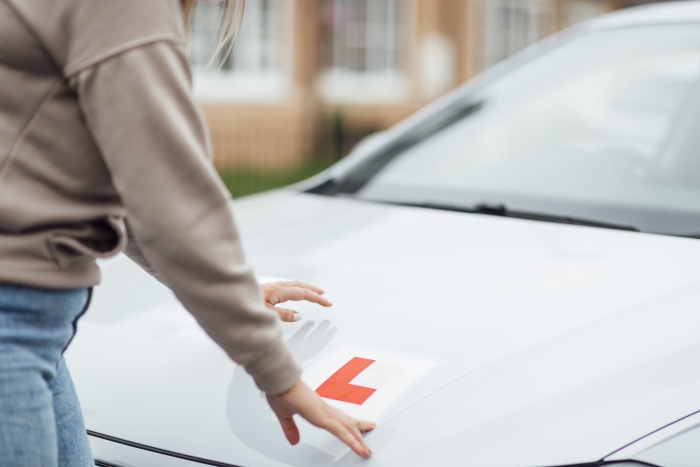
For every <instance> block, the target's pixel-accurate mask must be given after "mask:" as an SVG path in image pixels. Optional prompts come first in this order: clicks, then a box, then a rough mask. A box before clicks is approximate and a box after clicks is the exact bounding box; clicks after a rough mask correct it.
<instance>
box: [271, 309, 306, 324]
mask: <svg viewBox="0 0 700 467" xmlns="http://www.w3.org/2000/svg"><path fill="white" fill-rule="evenodd" d="M270 308H272V309H273V310H275V311H276V312H277V314H278V315H280V319H281V320H282V321H284V322H285V323H294V322H296V321H301V313H297V312H296V311H294V310H288V309H286V308H279V307H276V306H273V307H270Z"/></svg>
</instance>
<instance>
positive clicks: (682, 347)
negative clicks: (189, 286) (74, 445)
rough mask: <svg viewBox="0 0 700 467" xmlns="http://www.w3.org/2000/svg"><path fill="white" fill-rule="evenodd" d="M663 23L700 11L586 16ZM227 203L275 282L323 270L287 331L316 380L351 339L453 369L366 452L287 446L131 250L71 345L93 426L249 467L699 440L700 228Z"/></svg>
mask: <svg viewBox="0 0 700 467" xmlns="http://www.w3.org/2000/svg"><path fill="white" fill-rule="evenodd" d="M660 21H664V22H670V21H685V22H688V21H697V22H700V4H698V3H697V2H692V3H691V2H688V3H687V4H681V5H669V6H655V7H649V8H642V9H638V10H635V11H631V12H626V13H618V14H614V15H610V16H608V17H606V18H603V19H601V20H598V21H594V22H591V23H589V24H588V25H585V26H582V27H588V28H594V27H618V26H621V25H631V24H640V23H645V22H660ZM546 46H547V45H546V44H545V45H543V47H546ZM528 53H529V52H528ZM513 60H516V61H517V60H518V58H515V59H513ZM504 66H506V65H504ZM497 72H498V71H497V70H496V71H492V72H491V73H497ZM475 85H477V84H469V85H468V86H467V87H466V88H468V87H469V86H475ZM466 88H465V89H466ZM461 92H464V91H463V90H460V91H458V92H457V93H455V94H453V95H452V97H448V98H446V99H444V100H442V101H441V102H438V103H437V104H434V105H433V106H431V107H429V108H428V109H426V110H424V111H422V112H421V113H419V114H418V115H416V116H414V117H412V119H413V120H410V119H409V121H407V122H405V123H404V124H402V125H399V126H398V127H396V128H395V129H393V130H390V131H388V132H386V133H384V134H382V135H381V136H379V137H377V138H375V139H374V140H373V141H370V142H368V144H366V145H365V146H364V148H365V149H362V148H360V150H358V151H357V152H356V153H355V154H354V155H353V156H351V157H350V158H349V159H347V161H345V162H343V163H342V164H339V165H338V166H336V167H335V168H334V169H332V170H331V171H330V172H329V173H328V174H330V176H334V175H337V174H339V173H342V172H343V171H344V170H347V168H348V167H351V166H352V165H353V164H355V163H357V161H359V160H361V159H363V158H364V157H367V154H369V152H368V151H369V150H370V149H371V148H372V147H376V145H378V144H381V143H382V141H386V140H387V139H389V138H391V137H392V135H395V134H397V132H399V131H403V130H405V129H406V128H409V127H410V125H411V124H412V123H411V121H413V122H415V121H418V120H420V119H421V118H425V117H426V116H429V115H430V113H431V112H435V111H439V110H440V108H441V106H444V105H445V103H446V102H448V101H449V99H452V98H454V96H457V95H459V93H461ZM363 151H364V152H363ZM328 174H326V175H323V176H328ZM323 176H322V177H323ZM235 210H236V217H237V220H238V222H239V225H240V228H241V231H242V235H243V239H244V245H245V247H246V251H247V254H248V259H249V261H250V262H251V263H252V264H253V265H254V266H255V269H256V271H257V272H258V273H259V274H261V275H264V276H265V277H267V278H268V279H262V278H261V280H262V281H263V282H264V281H267V280H271V279H270V278H273V277H286V278H294V279H299V280H304V281H307V282H311V283H316V284H319V285H321V286H323V287H325V288H326V290H327V295H328V297H329V298H330V299H331V300H332V301H333V302H334V303H335V304H336V305H335V306H334V307H333V308H332V309H330V310H327V309H321V308H320V307H317V306H312V305H310V304H300V305H298V307H297V309H298V310H299V311H300V312H301V313H303V315H304V320H303V321H301V322H299V323H294V324H285V325H284V326H285V337H286V339H287V340H288V342H289V344H290V346H291V348H292V349H293V351H294V353H295V354H296V356H297V358H298V359H299V360H300V361H301V362H302V365H303V367H304V369H305V371H306V372H307V373H306V374H308V372H309V371H311V370H312V369H313V368H315V367H316V366H317V365H318V364H319V362H321V361H323V360H324V359H326V358H327V357H328V356H329V355H331V354H333V352H334V351H336V350H337V349H339V348H341V347H357V346H360V347H366V348H373V349H382V350H383V351H386V352H393V353H403V354H407V355H415V356H417V357H422V358H425V359H429V360H433V361H439V362H440V364H439V365H436V366H435V367H434V369H432V370H431V371H430V372H429V373H427V375H426V376H425V377H424V378H423V379H421V380H420V381H419V382H418V383H417V384H416V385H414V386H412V387H411V388H410V389H409V390H407V391H404V392H401V393H400V394H399V395H398V396H397V398H396V400H395V402H394V403H393V405H391V407H390V408H389V409H388V410H387V411H385V412H382V413H381V415H380V416H379V419H378V422H379V426H378V428H377V429H376V430H375V431H374V432H372V433H370V434H368V435H367V442H368V443H369V445H370V447H371V448H372V450H373V453H374V455H373V457H372V458H371V459H369V460H366V461H363V460H361V459H359V458H358V457H356V456H355V455H354V454H352V453H350V452H349V451H348V449H347V448H345V447H344V446H343V445H342V444H340V443H339V442H338V441H336V440H335V439H334V438H332V437H331V436H330V435H328V434H327V433H325V432H322V431H319V430H317V429H314V428H313V427H310V426H309V425H308V424H306V423H301V432H302V442H301V444H300V445H299V446H296V447H291V446H289V445H288V444H287V442H286V441H285V439H284V437H283V435H282V432H281V430H280V428H279V427H278V425H277V422H276V421H275V419H274V415H273V414H272V413H271V412H270V410H269V408H268V407H267V404H266V402H265V400H264V398H263V397H262V395H261V394H260V392H259V391H258V390H257V389H256V388H255V386H254V384H253V382H252V380H251V379H250V377H249V376H247V374H246V373H245V372H244V371H243V370H242V368H240V367H237V366H235V365H234V364H233V363H231V362H230V360H229V359H228V358H227V357H226V355H225V354H224V353H223V352H222V351H221V350H220V349H218V348H217V347H216V345H214V344H213V343H212V342H211V341H210V340H209V338H208V337H207V336H206V335H205V334H204V333H203V331H201V330H200V328H199V327H198V326H197V325H196V323H195V322H194V319H193V318H192V317H191V316H190V315H189V314H188V313H187V312H186V311H185V310H184V309H183V308H182V307H181V305H179V304H178V302H177V301H176V300H175V299H174V297H173V296H172V294H171V293H170V292H169V291H168V290H167V289H166V288H165V287H163V286H162V285H160V284H159V283H158V282H157V281H155V280H154V279H152V278H150V277H148V276H147V275H146V274H145V273H144V272H142V271H141V270H140V269H139V268H138V267H137V266H135V265H134V264H132V263H131V262H130V261H128V260H127V259H125V258H123V257H122V258H119V259H116V260H111V261H109V262H105V263H104V264H103V274H104V284H103V285H101V286H100V287H98V288H97V289H96V292H95V299H94V303H93V306H92V308H91V310H90V311H89V313H88V314H87V315H86V316H85V317H84V318H83V320H82V321H81V323H80V332H79V333H78V336H77V337H76V339H75V341H74V343H73V344H72V346H71V348H70V349H69V351H68V353H67V358H68V361H69V366H70V368H71V371H72V373H73V377H74V380H75V382H76V386H77V388H78V392H79V395H80V398H81V402H82V404H83V408H84V415H85V419H86V424H87V427H88V429H89V430H92V431H94V432H97V433H101V434H104V435H108V436H111V437H115V438H119V439H121V440H127V441H130V442H135V443H140V444H142V445H144V446H147V447H150V448H157V449H161V450H167V451H171V452H173V453H180V454H183V455H186V456H192V457H197V458H200V459H202V460H205V461H207V462H209V463H210V464H212V465H235V466H243V467H258V466H260V467H265V466H283V465H289V466H305V467H306V466H330V465H334V466H335V465H338V466H346V465H347V466H352V465H368V466H370V465H376V466H380V465H381V466H407V467H410V466H425V465H446V466H447V465H468V466H484V467H488V466H494V467H495V466H499V467H500V466H503V467H527V466H556V465H567V464H582V463H592V462H596V461H600V460H602V459H607V460H629V459H639V460H641V461H646V462H652V461H654V462H662V463H663V464H660V465H663V467H676V466H677V464H678V462H677V461H678V460H677V459H671V458H670V457H668V453H664V452H665V451H664V449H665V448H664V446H668V445H669V444H668V443H670V442H671V441H672V440H674V439H681V438H679V436H681V435H682V436H693V434H692V433H696V432H695V431H692V430H691V429H692V428H693V427H695V426H697V424H698V423H699V422H698V419H697V416H693V415H692V414H694V413H696V412H698V411H699V410H700V371H697V369H698V368H700V333H698V332H697V330H698V329H700V312H699V311H698V310H700V268H699V267H698V264H700V240H693V239H684V238H676V237H669V236H660V235H651V234H643V233H636V232H625V231H615V230H605V229H599V228H589V227H579V226H570V225H560V224H550V223H543V222H535V221H525V220H517V219H506V218H497V217H489V216H483V215H475V214H464V213H454V212H445V211H435V210H429V209H420V208H410V207H399V206H389V205H382V204H374V203H369V202H363V201H358V200H353V199H343V198H329V197H322V196H316V195H311V194H302V193H299V192H297V191H292V190H282V191H277V192H273V193H269V194H265V195H260V196H256V197H252V198H249V199H246V200H244V201H242V202H239V203H236V209H235ZM676 422H677V423H676ZM689 430H690V431H689ZM687 433H691V434H687ZM687 439H691V440H692V439H695V438H687V437H686V438H683V439H681V441H683V440H687ZM92 441H93V443H94V444H93V449H94V453H95V456H96V457H97V458H98V459H100V460H102V461H107V462H111V463H112V464H113V465H133V466H137V467H142V466H156V467H157V466H160V465H162V466H180V465H183V466H184V465H198V464H195V463H193V462H191V461H187V460H182V459H177V458H175V457H171V456H168V455H162V454H158V453H153V452H149V451H146V450H143V449H138V448H133V447H128V446H123V445H120V444H118V443H115V442H111V441H106V440H102V439H99V438H94V437H93V438H92ZM685 442H686V444H688V442H687V441H685ZM691 444H692V443H691ZM664 456H666V457H664ZM674 462H675V464H674ZM688 465H700V462H699V463H697V464H693V463H691V464H688Z"/></svg>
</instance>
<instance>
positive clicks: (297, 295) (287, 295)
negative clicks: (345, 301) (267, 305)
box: [273, 286, 333, 306]
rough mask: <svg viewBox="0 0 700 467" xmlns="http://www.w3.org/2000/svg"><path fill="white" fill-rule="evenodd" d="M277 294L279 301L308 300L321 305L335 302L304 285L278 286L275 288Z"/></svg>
mask: <svg viewBox="0 0 700 467" xmlns="http://www.w3.org/2000/svg"><path fill="white" fill-rule="evenodd" d="M275 295H276V296H277V298H278V299H279V301H278V302H277V303H283V302H287V301H290V300H291V301H294V302H298V301H302V300H306V301H307V302H311V303H317V304H319V305H321V306H333V304H332V303H331V302H330V301H328V299H327V298H326V297H323V296H321V295H320V294H318V293H317V292H314V291H313V290H309V289H305V288H303V287H286V286H284V287H277V288H276V289H275ZM277 303H273V305H277Z"/></svg>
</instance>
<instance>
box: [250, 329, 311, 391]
mask: <svg viewBox="0 0 700 467" xmlns="http://www.w3.org/2000/svg"><path fill="white" fill-rule="evenodd" d="M246 371H247V372H248V373H249V374H250V375H251V376H252V377H253V379H255V384H256V385H257V386H258V388H260V390H261V391H263V392H265V393H266V394H268V395H270V396H276V395H278V394H282V393H284V392H286V391H288V390H289V389H291V388H292V386H294V385H295V384H296V382H297V381H299V378H300V377H301V366H299V364H298V363H297V361H296V360H295V358H294V356H293V355H292V352H291V351H290V350H289V347H288V346H287V344H286V343H285V342H284V341H280V342H279V343H278V344H277V345H275V347H273V348H272V350H271V351H270V352H268V353H266V354H265V355H264V356H262V357H261V358H259V359H257V360H255V361H254V362H252V363H250V364H248V365H247V366H246Z"/></svg>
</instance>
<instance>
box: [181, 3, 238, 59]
mask: <svg viewBox="0 0 700 467" xmlns="http://www.w3.org/2000/svg"><path fill="white" fill-rule="evenodd" d="M221 3H222V4H224V6H223V8H222V9H221V17H220V18H219V39H218V41H217V44H216V47H215V48H214V51H213V53H212V55H211V58H210V59H209V62H208V63H207V65H206V66H207V67H210V66H211V65H212V64H213V63H214V60H216V56H217V55H218V54H219V53H220V52H222V51H223V53H224V54H223V57H222V58H221V63H223V62H224V61H225V60H226V58H227V57H228V56H229V54H230V53H231V51H232V50H233V45H234V43H235V42H236V36H237V35H238V30H239V29H240V28H241V22H242V21H243V12H244V11H245V0H223V2H221ZM180 6H181V7H182V16H183V17H184V18H185V31H186V32H187V33H189V31H190V27H191V26H192V18H193V17H194V12H195V7H196V6H197V0H180Z"/></svg>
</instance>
